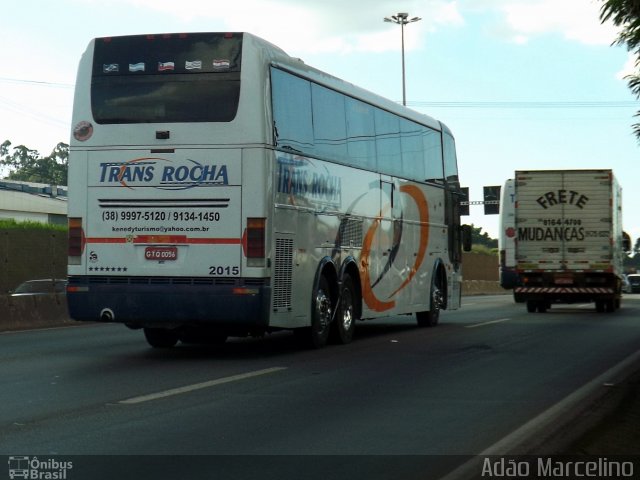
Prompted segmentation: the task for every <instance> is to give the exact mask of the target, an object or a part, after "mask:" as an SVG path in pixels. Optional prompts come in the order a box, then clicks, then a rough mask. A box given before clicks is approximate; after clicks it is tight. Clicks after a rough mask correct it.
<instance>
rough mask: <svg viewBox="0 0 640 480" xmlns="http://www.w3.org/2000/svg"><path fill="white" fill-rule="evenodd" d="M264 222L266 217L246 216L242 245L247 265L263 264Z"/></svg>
mask: <svg viewBox="0 0 640 480" xmlns="http://www.w3.org/2000/svg"><path fill="white" fill-rule="evenodd" d="M266 223H267V219H266V218H247V229H246V230H245V239H244V240H245V241H244V242H243V245H244V254H245V256H246V257H247V265H249V266H256V267H257V266H262V265H264V257H265V228H266Z"/></svg>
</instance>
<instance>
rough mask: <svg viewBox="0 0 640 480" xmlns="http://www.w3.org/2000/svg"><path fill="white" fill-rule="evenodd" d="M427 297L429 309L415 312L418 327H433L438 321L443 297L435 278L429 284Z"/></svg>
mask: <svg viewBox="0 0 640 480" xmlns="http://www.w3.org/2000/svg"><path fill="white" fill-rule="evenodd" d="M429 299H430V302H429V303H430V307H429V311H427V312H417V313H416V319H417V320H418V326H419V327H435V326H436V325H438V322H439V321H440V309H441V308H442V305H443V304H444V298H443V293H442V289H441V288H440V284H439V283H438V281H437V280H435V279H434V281H433V283H432V284H431V293H430V295H429Z"/></svg>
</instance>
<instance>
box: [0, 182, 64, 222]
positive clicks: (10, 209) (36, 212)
mask: <svg viewBox="0 0 640 480" xmlns="http://www.w3.org/2000/svg"><path fill="white" fill-rule="evenodd" d="M1 219H14V220H16V221H17V222H25V221H31V222H41V223H52V224H56V225H66V224H67V187H60V186H56V185H46V184H42V183H32V182H17V181H11V180H0V220H1Z"/></svg>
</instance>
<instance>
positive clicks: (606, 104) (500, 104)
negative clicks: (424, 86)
mask: <svg viewBox="0 0 640 480" xmlns="http://www.w3.org/2000/svg"><path fill="white" fill-rule="evenodd" d="M407 105H408V106H411V107H433V108H486V109H491V108H494V109H504V108H513V109H537V108H638V107H640V102H634V101H626V102H623V101H607V100H603V101H570V102H561V101H528V102H522V101H497V102H473V101H466V102H448V101H443V102H424V101H413V102H411V101H409V102H407Z"/></svg>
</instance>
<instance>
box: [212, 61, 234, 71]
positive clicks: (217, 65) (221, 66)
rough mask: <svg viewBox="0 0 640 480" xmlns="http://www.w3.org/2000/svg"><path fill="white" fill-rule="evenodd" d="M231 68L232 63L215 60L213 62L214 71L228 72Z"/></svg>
mask: <svg viewBox="0 0 640 480" xmlns="http://www.w3.org/2000/svg"><path fill="white" fill-rule="evenodd" d="M229 68H231V62H230V61H229V60H214V61H213V69H214V70H228V69H229Z"/></svg>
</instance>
